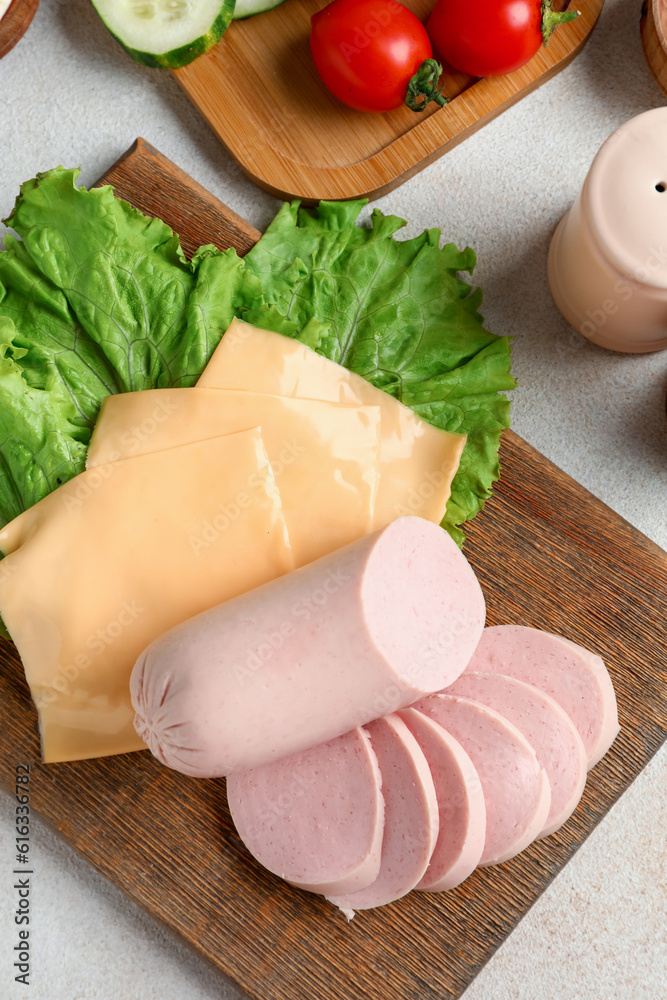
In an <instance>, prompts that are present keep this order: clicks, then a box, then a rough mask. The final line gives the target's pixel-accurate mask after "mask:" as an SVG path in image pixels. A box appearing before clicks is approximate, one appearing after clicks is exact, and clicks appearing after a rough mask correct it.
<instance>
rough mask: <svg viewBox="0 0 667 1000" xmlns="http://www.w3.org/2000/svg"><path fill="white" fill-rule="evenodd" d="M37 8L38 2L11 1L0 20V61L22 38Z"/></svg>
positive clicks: (34, 0)
mask: <svg viewBox="0 0 667 1000" xmlns="http://www.w3.org/2000/svg"><path fill="white" fill-rule="evenodd" d="M38 7H39V0H12V2H11V3H10V5H9V7H8V8H7V10H6V11H5V14H4V17H3V18H2V19H0V59H2V57H3V56H6V55H7V53H8V52H9V51H10V49H13V48H14V46H15V45H16V43H17V42H18V41H20V39H21V38H23V36H24V35H25V33H26V31H27V30H28V28H29V27H30V22H31V21H32V19H33V17H34V16H35V13H36V11H37V8H38Z"/></svg>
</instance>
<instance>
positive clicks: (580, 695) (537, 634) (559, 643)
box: [467, 625, 620, 770]
mask: <svg viewBox="0 0 667 1000" xmlns="http://www.w3.org/2000/svg"><path fill="white" fill-rule="evenodd" d="M467 669H468V670H473V671H475V672H482V673H485V672H488V673H494V674H506V675H507V676H508V677H516V678H517V680H520V681H526V682H527V683H528V684H534V685H535V687H536V688H539V689H540V691H544V693H545V694H548V695H549V696H550V697H551V698H553V699H554V701H557V702H558V704H559V705H560V706H561V708H563V709H564V710H565V711H566V712H567V714H568V715H569V716H570V718H571V719H572V721H573V723H574V724H575V726H576V727H577V730H578V732H579V735H580V736H581V738H582V740H583V741H584V746H585V748H586V755H587V758H588V768H589V770H590V768H591V767H594V766H595V764H597V763H598V761H599V760H600V759H601V758H602V757H604V755H605V754H606V752H607V750H608V749H609V747H610V746H611V745H612V743H613V742H614V740H615V739H616V737H617V735H618V733H619V730H620V727H619V724H618V707H617V705H616V695H615V694H614V687H613V684H612V682H611V678H610V676H609V673H608V672H607V668H606V666H605V664H604V661H603V660H602V659H601V658H600V657H599V656H596V654H595V653H591V652H590V651H589V650H587V649H584V648H583V646H578V645H577V644H576V643H574V642H570V640H569V639H563V638H562V636H559V635H553V634H552V633H551V632H541V631H540V630H539V629H535V628H527V627H526V626H524V625H495V626H494V627H493V628H485V629H484V632H483V633H482V638H481V640H480V643H479V646H478V647H477V649H476V650H475V653H474V655H473V657H472V659H471V661H470V663H469V664H468V667H467Z"/></svg>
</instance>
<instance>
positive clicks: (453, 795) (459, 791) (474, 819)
mask: <svg viewBox="0 0 667 1000" xmlns="http://www.w3.org/2000/svg"><path fill="white" fill-rule="evenodd" d="M398 714H399V715H400V717H401V719H403V721H404V722H405V724H406V726H407V727H408V729H409V730H410V732H411V733H412V735H413V736H414V738H415V739H416V740H417V742H418V743H419V746H420V747H421V748H422V750H423V752H424V756H425V757H426V761H427V763H428V766H429V768H430V771H431V777H432V778H433V784H434V785H435V794H436V798H437V800H438V819H439V833H438V839H437V841H436V845H435V848H434V850H433V854H432V855H431V861H430V863H429V866H428V868H427V870H426V874H425V875H424V877H423V878H422V880H421V882H419V883H418V885H417V886H416V888H417V889H419V890H421V891H422V892H441V891H442V890H443V889H454V888H455V886H457V885H460V883H461V882H463V880H464V879H466V878H467V877H468V875H470V874H471V873H472V872H473V871H474V869H475V868H476V867H477V865H478V864H479V862H480V859H481V857H482V851H483V850H484V840H485V837H486V807H485V805H484V793H483V792H482V786H481V784H480V780H479V776H478V774H477V771H476V770H475V768H474V766H473V763H472V761H471V760H470V757H469V756H468V754H467V753H466V752H465V750H464V749H463V747H462V746H461V744H460V743H457V741H456V740H455V739H454V737H453V736H451V735H450V734H449V733H448V732H446V731H445V730H444V729H443V728H442V726H439V725H438V723H437V722H434V721H433V720H432V719H430V718H429V717H428V716H426V715H422V713H421V712H416V711H415V710H414V708H405V709H403V710H402V711H401V712H399V713H398Z"/></svg>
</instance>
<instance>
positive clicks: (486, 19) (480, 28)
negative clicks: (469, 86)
mask: <svg viewBox="0 0 667 1000" xmlns="http://www.w3.org/2000/svg"><path fill="white" fill-rule="evenodd" d="M544 6H546V11H545V17H546V24H545V28H546V29H547V30H546V34H543V25H542V15H543V3H542V0H438V3H436V5H435V7H434V8H433V12H432V13H431V16H430V18H429V19H428V21H427V23H426V30H427V31H428V33H429V36H430V38H431V41H432V42H433V45H434V47H435V49H436V51H437V52H438V53H439V55H440V56H441V57H442V58H443V59H444V60H445V61H446V62H448V63H449V64H450V66H453V67H454V68H455V69H458V70H461V72H462V73H469V74H470V75H471V76H501V75H502V74H504V73H511V72H512V70H515V69H518V68H519V66H523V64H524V63H527V62H528V60H529V59H532V58H533V56H534V55H535V53H536V52H537V51H538V49H539V47H540V45H541V44H542V42H543V41H544V42H546V41H548V37H549V34H550V33H551V31H552V30H553V28H554V27H555V26H556V24H560V23H563V22H564V21H571V20H573V19H574V18H575V17H576V16H577V13H576V12H575V11H572V12H568V13H566V14H558V13H556V12H554V11H552V10H551V2H547V3H546V4H545V5H544Z"/></svg>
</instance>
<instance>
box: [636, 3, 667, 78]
mask: <svg viewBox="0 0 667 1000" xmlns="http://www.w3.org/2000/svg"><path fill="white" fill-rule="evenodd" d="M641 38H642V48H643V50H644V57H645V59H646V62H647V63H648V68H649V69H650V70H651V74H652V76H653V79H654V80H655V82H656V83H657V85H658V86H659V87H660V90H661V91H662V92H663V94H666V95H667V3H666V2H665V0H644V5H643V7H642V17H641Z"/></svg>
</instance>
